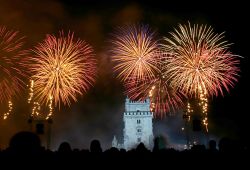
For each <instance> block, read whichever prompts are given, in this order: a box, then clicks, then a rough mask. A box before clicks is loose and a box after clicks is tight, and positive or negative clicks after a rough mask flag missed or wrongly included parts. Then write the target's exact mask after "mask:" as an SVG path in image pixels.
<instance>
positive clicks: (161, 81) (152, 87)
mask: <svg viewBox="0 0 250 170" xmlns="http://www.w3.org/2000/svg"><path fill="white" fill-rule="evenodd" d="M159 56H162V55H161V54H159V55H158V57H159ZM162 60H164V59H163V58H161V59H159V61H161V62H159V63H158V65H157V68H158V70H160V71H159V72H157V73H156V74H154V77H153V78H151V79H147V80H142V81H140V82H139V81H129V82H128V83H127V85H126V89H127V91H126V93H127V95H128V96H129V97H130V98H131V99H132V100H145V99H146V98H147V97H149V98H150V110H151V111H152V112H153V113H154V116H155V117H160V118H163V117H164V116H166V113H173V112H174V111H176V110H177V109H178V108H179V107H180V106H182V105H183V103H182V98H183V97H184V95H183V94H181V93H179V92H177V91H175V90H174V89H173V88H171V87H170V86H169V85H168V81H167V77H165V76H164V75H163V74H162V73H164V71H163V70H162V68H163V67H162V65H163V64H164V62H163V61H162Z"/></svg>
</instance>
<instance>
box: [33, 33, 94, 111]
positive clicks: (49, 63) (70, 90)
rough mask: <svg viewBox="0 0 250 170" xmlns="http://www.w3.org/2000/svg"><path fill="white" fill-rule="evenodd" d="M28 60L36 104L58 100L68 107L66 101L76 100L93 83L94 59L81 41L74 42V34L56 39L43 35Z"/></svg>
mask: <svg viewBox="0 0 250 170" xmlns="http://www.w3.org/2000/svg"><path fill="white" fill-rule="evenodd" d="M32 51H33V52H34V55H33V56H32V57H31V58H30V62H31V66H30V68H31V72H32V74H33V76H32V79H33V80H34V84H35V86H34V97H35V98H36V99H37V100H38V101H39V102H40V103H47V104H48V103H49V102H50V100H51V99H53V103H54V104H55V105H57V104H59V106H60V102H61V101H62V102H63V104H68V105H70V99H73V100H74V101H76V100H77V98H76V97H77V95H82V94H83V93H84V92H86V91H87V90H88V89H89V87H90V86H91V85H92V84H93V83H94V81H95V75H96V60H95V59H94V54H93V49H92V47H91V46H89V45H88V44H87V43H86V42H85V41H82V40H80V39H78V40H76V41H74V34H73V33H70V32H69V33H68V35H67V36H64V33H63V32H60V35H59V37H58V38H57V37H56V36H54V35H47V38H46V39H45V40H44V41H43V42H42V43H39V44H38V45H37V46H36V47H35V49H34V50H32Z"/></svg>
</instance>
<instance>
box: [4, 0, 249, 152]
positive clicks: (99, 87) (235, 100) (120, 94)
mask: <svg viewBox="0 0 250 170" xmlns="http://www.w3.org/2000/svg"><path fill="white" fill-rule="evenodd" d="M237 2H238V3H237V4H235V3H229V2H225V3H220V4H219V3H218V2H217V1H214V2H213V1H208V2H200V3H202V4H199V3H196V4H195V3H191V2H186V3H184V4H183V2H171V3H169V2H165V3H162V2H160V1H157V0H153V1H137V2H134V1H121V2H120V3H117V2H115V1H105V2H98V1H90V0H89V1H84V0H76V1H74V0H72V1H71V0H67V1H52V0H42V1H34V0H11V1H5V0H0V25H5V26H6V27H7V28H8V29H14V30H19V31H20V33H21V34H22V35H25V36H26V43H25V48H26V49H30V48H32V47H33V46H34V45H36V44H37V43H38V42H41V41H42V40H43V39H44V38H45V36H46V34H56V35H58V31H60V30H64V31H65V32H67V31H68V30H70V31H74V32H75V36H76V37H79V38H81V39H83V40H86V42H88V43H89V44H90V45H92V46H93V48H94V50H95V53H96V58H97V60H98V77H97V80H96V84H95V85H94V87H93V88H91V89H90V90H89V93H87V94H86V95H84V96H78V102H77V103H73V102H72V105H71V106H70V107H62V108H61V109H60V110H59V109H56V111H55V115H54V117H53V124H52V149H57V148H58V146H59V144H60V143H61V142H63V141H68V142H69V143H70V144H71V145H72V147H73V148H88V147H89V144H90V141H91V140H92V139H99V140H100V141H101V144H102V146H103V148H105V149H106V148H108V147H110V146H111V141H112V139H113V135H117V136H118V139H121V138H122V128H123V122H122V114H123V112H124V101H125V95H124V89H123V86H122V83H121V82H120V81H119V80H117V79H116V78H115V74H114V73H113V71H112V64H111V62H110V58H109V56H108V53H107V49H108V45H109V42H108V40H109V38H110V37H111V33H112V32H113V31H114V29H115V28H116V27H117V26H123V25H125V24H133V23H143V24H148V25H149V26H150V27H151V28H152V29H153V30H155V31H156V32H157V35H158V38H162V37H163V36H168V32H169V31H172V30H173V28H174V27H177V26H178V24H179V23H181V24H186V23H187V22H188V21H190V22H191V23H193V24H194V23H195V24H207V25H211V26H212V27H213V28H214V31H215V32H217V33H221V32H224V31H225V39H226V40H228V41H229V42H230V43H233V44H232V45H231V47H230V49H231V51H232V52H233V53H234V54H237V55H240V56H243V57H244V58H242V59H241V64H240V68H241V72H240V78H239V82H238V83H236V85H235V87H234V88H231V91H230V93H225V96H224V97H222V96H219V97H217V98H215V97H214V98H213V99H210V101H209V113H208V114H209V123H210V133H211V136H214V137H215V138H221V137H223V136H229V137H231V138H234V139H239V140H241V141H242V142H244V143H250V142H249V140H247V138H248V134H249V130H250V128H249V125H248V122H249V113H250V112H249V103H248V100H249V99H248V97H249V96H250V93H249V92H250V91H249V88H248V87H249V82H248V78H249V39H250V36H249V26H247V25H248V24H249V23H248V21H249V17H248V16H250V15H249V9H247V7H248V6H247V5H246V4H244V3H242V2H239V1H237ZM245 3H246V2H245ZM27 94H28V89H27V90H26V91H24V92H23V93H22V94H21V97H19V98H17V99H16V100H15V101H14V107H15V108H14V113H12V115H10V116H9V118H8V120H6V121H3V120H0V148H5V147H7V146H8V141H9V139H10V137H11V136H13V135H14V134H15V133H16V132H18V131H21V130H28V129H29V125H28V123H27V121H28V117H29V113H30V110H31V108H30V107H29V105H28V104H27ZM0 107H1V109H0V110H1V112H0V113H1V114H2V112H3V111H2V108H4V106H0ZM181 116H182V115H181V111H180V113H176V116H173V117H167V118H165V119H163V120H160V119H156V120H154V124H155V126H154V132H155V135H159V134H162V135H163V136H165V137H166V138H167V140H168V141H169V142H170V143H171V142H172V143H175V142H176V143H178V142H183V140H184V139H183V135H182V134H181V132H180V128H181V127H182V123H183V122H182V119H181Z"/></svg>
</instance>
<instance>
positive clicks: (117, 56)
mask: <svg viewBox="0 0 250 170" xmlns="http://www.w3.org/2000/svg"><path fill="white" fill-rule="evenodd" d="M112 45H113V46H112V50H111V56H112V60H113V61H114V63H116V65H115V68H114V69H115V71H116V72H118V77H119V78H121V79H122V80H123V81H124V82H126V81H128V80H129V79H131V78H132V79H139V80H141V79H144V78H146V77H147V78H152V77H153V76H154V70H157V67H156V64H157V61H156V57H155V55H156V54H155V53H156V51H157V49H158V44H157V41H155V40H154V33H153V32H151V31H150V29H149V28H148V27H146V26H135V25H134V26H131V27H130V26H127V27H123V28H119V29H118V33H117V34H116V35H115V36H114V39H113V40H112Z"/></svg>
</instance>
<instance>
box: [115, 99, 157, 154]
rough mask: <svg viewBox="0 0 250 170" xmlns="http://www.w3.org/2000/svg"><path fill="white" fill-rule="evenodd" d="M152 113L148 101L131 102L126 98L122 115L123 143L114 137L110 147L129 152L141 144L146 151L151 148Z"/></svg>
mask: <svg viewBox="0 0 250 170" xmlns="http://www.w3.org/2000/svg"><path fill="white" fill-rule="evenodd" d="M152 119H153V113H152V112H151V111H150V100H149V99H146V100H145V101H131V100H130V99H129V98H126V102H125V112H124V114H123V122H124V129H123V143H119V142H118V141H117V139H116V137H115V136H114V138H113V141H112V147H116V148H119V149H121V148H124V149H126V150H130V149H132V148H136V146H137V145H138V144H139V143H141V142H142V143H143V144H144V145H145V146H146V147H147V148H148V149H150V150H151V149H152V148H153V139H154V135H153V123H152Z"/></svg>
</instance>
